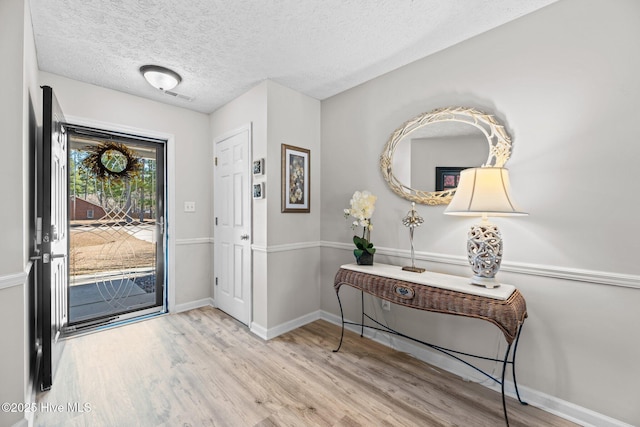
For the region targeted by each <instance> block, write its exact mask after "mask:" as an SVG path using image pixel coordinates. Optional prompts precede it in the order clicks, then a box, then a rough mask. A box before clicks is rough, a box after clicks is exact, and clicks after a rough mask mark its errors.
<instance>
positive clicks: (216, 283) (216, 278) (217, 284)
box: [216, 277, 218, 286]
mask: <svg viewBox="0 0 640 427" xmlns="http://www.w3.org/2000/svg"><path fill="white" fill-rule="evenodd" d="M216 286H218V278H217V277H216Z"/></svg>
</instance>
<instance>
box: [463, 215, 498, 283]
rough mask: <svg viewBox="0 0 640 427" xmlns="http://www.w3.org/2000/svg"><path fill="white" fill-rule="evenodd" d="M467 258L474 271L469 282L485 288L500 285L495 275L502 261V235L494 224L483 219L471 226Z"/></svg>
mask: <svg viewBox="0 0 640 427" xmlns="http://www.w3.org/2000/svg"><path fill="white" fill-rule="evenodd" d="M467 258H468V259H469V264H470V265H471V270H473V273H474V275H473V277H472V278H471V283H473V284H474V285H481V286H484V287H486V288H495V287H497V286H500V283H498V282H497V281H496V279H495V276H496V273H498V270H500V263H501V262H502V235H501V234H500V230H498V227H497V226H496V225H495V224H492V223H490V222H489V221H487V220H483V221H482V223H480V224H477V225H474V226H473V227H471V229H470V230H469V234H468V239H467Z"/></svg>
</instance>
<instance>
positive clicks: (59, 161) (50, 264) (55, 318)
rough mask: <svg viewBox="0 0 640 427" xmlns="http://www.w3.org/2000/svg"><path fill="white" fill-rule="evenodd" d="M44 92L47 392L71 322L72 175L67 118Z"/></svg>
mask: <svg viewBox="0 0 640 427" xmlns="http://www.w3.org/2000/svg"><path fill="white" fill-rule="evenodd" d="M42 89H43V115H42V116H43V126H42V137H41V138H39V139H38V144H39V147H37V150H36V156H37V157H38V158H37V162H38V164H39V165H40V166H41V168H40V172H41V173H40V176H39V177H38V179H37V180H36V209H37V211H38V217H39V218H41V224H42V227H41V232H40V233H38V234H39V239H38V240H39V241H40V248H39V251H38V252H39V253H38V255H37V256H36V257H34V258H35V259H36V268H37V269H38V271H39V274H37V285H36V286H37V290H38V307H37V316H38V319H39V321H38V336H39V342H40V346H41V350H42V351H41V355H42V357H41V359H40V366H39V370H38V371H39V375H38V382H39V384H40V389H41V390H48V389H49V388H51V385H52V384H53V375H54V373H55V368H56V365H57V362H58V359H59V358H60V354H61V353H62V348H63V342H62V340H61V339H60V335H61V333H62V328H63V327H64V326H65V325H66V324H67V322H68V315H67V278H68V240H67V238H68V237H67V232H68V230H67V206H68V204H67V176H68V175H67V134H66V131H65V128H64V124H63V123H64V116H63V114H62V110H61V109H60V106H59V104H58V101H57V100H56V98H55V95H54V94H53V90H52V89H51V88H50V87H49V86H43V87H42ZM38 222H40V220H39V221H38ZM39 228H40V227H39Z"/></svg>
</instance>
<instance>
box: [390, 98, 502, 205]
mask: <svg viewBox="0 0 640 427" xmlns="http://www.w3.org/2000/svg"><path fill="white" fill-rule="evenodd" d="M441 122H459V123H466V124H468V125H471V126H474V127H476V128H477V129H479V130H480V131H481V132H482V133H483V134H484V136H485V137H486V138H487V143H488V144H489V156H488V157H487V161H486V162H485V163H484V164H483V165H482V167H503V166H504V164H505V163H506V162H507V160H509V158H510V157H511V138H510V137H509V135H508V134H507V132H506V131H505V129H504V126H503V125H502V124H500V123H499V122H498V120H496V118H495V117H494V116H492V115H491V114H487V113H484V112H482V111H480V110H477V109H475V108H469V107H445V108H438V109H435V110H432V111H429V112H427V113H423V114H420V115H418V116H416V117H414V118H412V119H411V120H408V121H407V122H405V123H404V124H403V125H402V126H400V127H399V128H397V129H396V130H395V131H394V132H393V133H392V134H391V136H390V137H389V139H388V140H387V143H386V144H385V146H384V149H383V150H382V155H381V156H380V169H381V171H382V176H383V177H384V179H385V181H386V182H387V184H388V185H389V188H391V190H392V191H393V192H394V193H396V194H397V195H399V196H400V197H402V198H404V199H407V200H410V201H412V202H416V203H421V204H424V205H432V206H433V205H448V204H449V202H450V201H451V199H452V198H453V195H454V194H455V192H456V190H455V189H452V190H445V191H425V190H417V189H414V188H411V187H409V186H407V185H405V184H403V183H401V182H400V181H399V180H398V178H396V176H395V175H394V174H393V166H392V165H393V156H394V153H395V150H396V146H397V145H398V143H400V141H402V140H403V138H405V137H407V136H408V135H410V134H411V133H412V132H414V131H415V130H417V129H420V128H421V127H423V126H427V125H429V124H432V123H441Z"/></svg>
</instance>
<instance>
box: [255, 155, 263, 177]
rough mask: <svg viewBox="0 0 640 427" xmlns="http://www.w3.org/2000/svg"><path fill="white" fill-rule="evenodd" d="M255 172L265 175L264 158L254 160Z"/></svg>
mask: <svg viewBox="0 0 640 427" xmlns="http://www.w3.org/2000/svg"><path fill="white" fill-rule="evenodd" d="M253 174H254V175H264V159H259V160H254V162H253Z"/></svg>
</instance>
